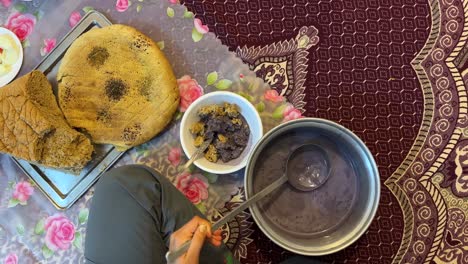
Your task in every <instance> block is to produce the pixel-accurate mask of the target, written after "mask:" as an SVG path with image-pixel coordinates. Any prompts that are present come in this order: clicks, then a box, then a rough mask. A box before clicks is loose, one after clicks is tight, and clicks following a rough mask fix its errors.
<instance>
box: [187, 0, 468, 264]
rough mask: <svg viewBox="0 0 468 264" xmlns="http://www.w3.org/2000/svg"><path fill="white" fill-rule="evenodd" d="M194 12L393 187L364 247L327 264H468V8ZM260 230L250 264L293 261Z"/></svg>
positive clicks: (283, 6)
mask: <svg viewBox="0 0 468 264" xmlns="http://www.w3.org/2000/svg"><path fill="white" fill-rule="evenodd" d="M184 4H185V5H186V6H187V7H188V9H189V10H191V11H193V12H194V13H195V15H196V17H198V18H200V19H201V20H202V21H203V22H204V23H206V24H207V25H208V26H209V28H210V31H212V32H214V33H215V34H216V35H217V36H218V38H219V39H220V40H221V41H222V43H223V44H225V45H227V46H229V48H230V49H231V50H232V51H235V52H237V54H238V55H239V56H240V57H241V58H242V59H243V60H244V62H246V63H248V64H249V65H250V67H251V69H252V70H254V71H255V72H256V73H257V76H259V77H261V78H263V79H264V80H265V81H267V82H268V83H269V84H270V85H271V86H272V87H273V88H275V89H276V90H277V91H278V92H280V93H281V94H283V95H286V96H288V99H289V100H290V101H291V102H292V103H294V105H295V106H296V107H298V108H300V109H302V111H303V112H304V113H305V115H307V116H311V117H321V118H326V119H330V120H333V121H336V122H338V123H340V124H342V125H344V126H346V127H348V128H350V129H351V130H352V131H353V132H355V133H356V134H357V135H358V136H359V137H360V138H362V139H363V140H364V141H365V143H366V144H367V146H368V147H369V149H370V150H371V151H372V153H373V155H374V157H375V159H376V161H377V163H378V165H379V171H380V175H381V182H382V190H381V191H382V196H381V200H380V208H379V210H378V213H377V215H376V217H375V219H374V222H373V223H372V225H371V227H370V228H369V230H368V232H367V233H366V234H365V235H364V236H363V237H362V238H361V239H359V240H358V242H356V243H355V244H353V245H352V246H350V247H349V248H347V249H346V250H344V251H342V252H339V253H337V254H333V255H330V256H326V257H322V258H320V259H322V260H325V261H327V262H334V263H343V262H346V263H391V262H394V263H400V262H401V263H447V262H451V263H468V253H466V252H467V251H466V250H467V245H468V238H467V237H468V225H467V224H465V223H464V221H463V220H464V219H465V217H466V215H467V214H468V209H467V208H468V206H467V203H468V202H467V198H466V197H467V196H468V179H467V177H468V176H467V175H466V174H464V173H466V171H467V168H466V166H468V163H467V162H466V159H467V153H468V150H467V147H466V145H467V143H466V140H464V139H465V138H466V134H465V133H466V132H465V127H466V121H467V119H466V118H467V116H466V113H467V104H466V87H465V82H464V81H465V75H466V74H465V73H466V72H465V71H464V70H465V69H466V68H467V65H466V60H467V56H466V49H465V48H464V47H465V44H466V38H467V36H466V34H462V32H463V30H464V27H466V25H465V23H466V21H465V18H464V14H466V12H467V11H466V3H462V2H461V1H455V0H453V1H426V0H418V1H397V0H395V1H377V0H375V1H372V0H368V1H351V0H347V1H280V0H272V1H260V0H250V1H240V0H237V1H236V0H223V1H221V0H215V1H193V0H186V1H184ZM317 32H318V33H317ZM465 32H467V31H466V29H465ZM316 35H317V36H318V43H317V42H316V40H317V37H316ZM254 230H255V231H254V232H253V234H252V235H250V238H251V239H252V242H251V243H249V244H248V245H247V252H246V254H245V255H244V256H243V257H242V258H241V260H242V262H243V263H277V262H279V261H280V260H281V259H284V258H285V257H286V256H287V255H288V253H286V252H285V251H284V250H282V249H281V248H279V247H277V246H276V245H274V244H273V243H272V242H270V241H269V239H268V238H266V237H265V236H264V235H263V234H262V233H261V232H260V231H259V230H258V228H256V227H255V228H254ZM236 246H238V245H233V247H236Z"/></svg>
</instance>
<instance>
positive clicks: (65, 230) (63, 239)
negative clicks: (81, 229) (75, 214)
mask: <svg viewBox="0 0 468 264" xmlns="http://www.w3.org/2000/svg"><path fill="white" fill-rule="evenodd" d="M44 229H45V232H46V236H45V243H46V246H47V247H48V248H49V249H50V250H52V251H57V250H65V249H68V248H69V247H70V245H71V243H72V242H73V240H74V239H75V229H76V228H75V225H74V224H73V223H72V222H71V221H70V220H68V218H66V217H65V216H63V215H61V214H55V215H53V216H50V217H48V218H47V219H46V221H45V226H44Z"/></svg>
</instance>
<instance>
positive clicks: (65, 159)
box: [0, 71, 94, 173]
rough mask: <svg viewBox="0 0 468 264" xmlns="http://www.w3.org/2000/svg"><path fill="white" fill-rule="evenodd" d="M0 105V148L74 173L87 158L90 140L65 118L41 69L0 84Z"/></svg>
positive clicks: (91, 147)
mask: <svg viewBox="0 0 468 264" xmlns="http://www.w3.org/2000/svg"><path fill="white" fill-rule="evenodd" d="M0 107H1V116H0V130H1V132H0V152H3V153H6V154H9V155H12V156H14V157H16V158H20V159H24V160H27V161H30V162H33V163H36V164H41V165H44V166H47V167H52V168H58V169H64V170H69V171H72V172H75V173H77V172H79V171H81V170H82V169H83V167H84V166H85V165H86V164H87V163H88V161H90V160H91V154H92V153H93V150H94V148H93V145H92V144H91V141H90V140H89V139H88V138H87V137H86V136H85V135H84V134H82V133H79V132H77V131H75V130H74V129H72V128H71V127H70V126H69V125H68V123H67V122H66V121H65V118H64V116H63V113H62V112H61V110H60V108H59V107H58V104H57V101H56V99H55V96H54V94H53V91H52V86H51V85H50V83H49V81H48V80H47V77H46V76H45V75H44V74H43V73H42V72H40V71H32V72H30V73H28V74H26V75H24V76H23V77H21V78H19V79H17V80H16V81H14V82H13V83H11V84H9V85H7V86H5V87H3V88H0Z"/></svg>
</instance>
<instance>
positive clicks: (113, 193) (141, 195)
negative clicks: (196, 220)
mask: <svg viewBox="0 0 468 264" xmlns="http://www.w3.org/2000/svg"><path fill="white" fill-rule="evenodd" d="M195 215H198V216H200V217H203V218H205V217H204V216H203V215H202V214H201V212H200V211H199V210H198V209H197V208H196V207H195V206H194V205H193V204H192V203H191V202H190V201H189V200H187V199H186V198H185V196H184V195H183V194H182V193H181V192H179V191H178V190H177V189H176V188H175V187H174V186H173V185H172V183H171V182H169V181H168V180H167V179H166V178H165V177H163V176H161V175H160V174H159V173H157V172H156V171H154V170H152V169H150V168H148V167H144V166H138V165H132V166H124V167H120V168H116V169H113V170H111V171H109V172H107V173H105V174H104V175H103V176H102V177H101V179H100V180H99V182H98V183H97V184H96V189H95V194H94V197H93V201H92V204H91V209H90V213H89V219H88V225H87V230H86V241H85V258H86V263H99V264H108V263H109V264H119V263H122V264H123V263H125V264H130V263H135V264H150V263H155V264H156V263H157V264H160V263H166V260H165V254H166V252H167V250H168V246H169V237H170V235H171V234H172V232H174V231H175V230H177V229H179V228H180V227H182V226H183V225H184V224H185V223H187V222H188V221H189V220H190V219H192V218H193V217H194V216H195ZM227 254H230V253H229V250H227V248H226V247H225V246H224V245H222V246H221V247H219V248H217V247H214V246H212V245H211V244H209V243H205V245H204V247H203V248H202V251H201V254H200V263H224V259H225V257H226V255H227Z"/></svg>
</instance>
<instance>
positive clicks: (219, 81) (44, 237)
mask: <svg viewBox="0 0 468 264" xmlns="http://www.w3.org/2000/svg"><path fill="white" fill-rule="evenodd" d="M0 3H1V9H0V18H1V19H0V23H1V24H3V26H4V27H6V28H8V29H10V30H12V31H13V32H14V33H15V34H16V35H17V36H18V37H19V38H20V40H21V41H22V43H23V47H24V57H25V59H24V63H23V67H22V69H21V72H20V74H19V75H23V74H25V73H27V72H29V71H30V70H31V69H33V68H34V66H35V65H36V64H38V63H39V62H40V61H41V59H42V57H43V56H44V55H46V54H47V53H49V52H51V51H52V50H53V48H54V47H55V45H56V43H57V42H58V41H59V40H60V39H61V38H62V37H63V36H64V35H65V34H66V33H67V32H68V31H69V30H70V29H71V28H72V27H73V26H74V25H75V24H76V23H77V22H78V21H79V20H80V19H81V17H82V16H83V15H85V14H86V13H87V12H90V11H92V10H97V11H100V12H102V13H103V14H105V15H106V16H107V17H108V18H109V19H110V20H111V21H112V22H113V23H124V24H128V25H131V26H134V27H136V28H137V29H139V30H141V31H142V32H144V33H145V34H147V35H149V36H150V37H152V38H153V39H154V40H155V41H156V42H157V43H158V45H159V47H160V48H161V49H162V50H163V52H164V53H165V54H166V56H167V57H168V59H169V61H170V63H171V64H172V66H173V69H174V72H175V74H176V76H177V78H178V81H177V83H178V87H179V91H180V95H181V103H180V106H179V109H178V112H177V114H176V115H175V116H174V120H173V122H172V123H171V124H170V126H169V129H167V130H166V131H165V132H164V133H163V134H161V135H159V136H158V137H156V138H155V139H153V140H152V141H150V142H148V143H146V144H143V145H141V146H138V147H135V148H133V149H131V150H129V151H128V152H127V153H126V154H125V155H124V156H123V157H122V158H121V159H120V160H119V162H118V163H117V164H116V165H115V166H121V165H124V164H146V165H148V166H150V167H153V168H155V169H156V170H158V171H160V172H161V173H162V174H163V175H166V176H167V177H168V178H169V179H170V180H171V181H172V182H173V183H174V185H175V186H176V187H177V188H178V189H179V190H180V191H181V192H183V193H184V194H185V195H186V196H187V198H188V199H189V200H190V201H192V202H193V203H194V204H195V205H196V206H197V207H198V209H199V210H200V211H202V212H203V213H205V214H206V215H207V216H208V217H209V218H210V219H211V220H212V221H216V220H217V219H218V218H219V217H220V216H222V215H223V214H225V213H226V212H228V211H229V210H230V209H231V208H232V207H233V206H236V204H238V203H239V202H241V201H242V200H243V199H244V193H243V189H242V185H243V172H242V171H241V172H238V173H235V174H232V175H222V176H219V175H215V174H210V173H206V172H203V171H200V170H199V169H197V168H195V167H192V168H191V170H190V172H185V173H182V174H178V173H177V167H178V166H180V165H181V164H183V163H184V162H185V161H186V160H187V158H186V157H185V156H184V154H183V152H182V150H181V146H180V143H179V140H178V130H179V123H180V122H179V121H180V118H181V117H182V115H183V114H184V111H185V110H186V109H187V107H188V106H189V105H190V104H191V103H192V102H193V101H194V100H196V99H197V98H198V97H199V96H201V95H202V94H204V93H208V92H210V91H214V90H228V91H233V92H236V93H238V94H240V95H242V96H244V97H245V98H247V99H248V100H249V101H250V102H251V103H252V104H254V105H255V107H256V108H257V110H258V112H259V113H260V115H261V117H262V121H263V123H264V128H265V131H267V130H268V129H270V128H272V127H273V126H274V125H276V124H279V123H281V122H285V121H288V120H291V119H296V118H299V117H301V116H302V113H301V111H300V110H299V109H296V108H295V107H294V106H293V105H292V104H291V103H288V102H287V101H286V98H285V97H284V96H282V95H280V94H279V93H278V92H277V91H275V90H270V89H269V88H268V85H266V84H265V83H264V81H263V80H261V79H259V78H257V77H256V76H255V74H254V72H253V71H251V70H250V69H249V67H248V66H247V65H245V64H243V63H242V61H241V60H240V59H238V58H237V56H236V55H235V54H234V53H231V52H229V51H228V49H227V47H225V46H223V45H221V43H220V42H219V40H218V39H216V37H215V36H214V34H212V33H209V32H208V27H207V26H206V25H204V24H203V23H202V22H201V20H200V19H196V18H194V15H193V13H191V12H189V11H188V10H187V9H186V8H185V7H183V6H181V5H179V4H178V3H177V2H174V1H165V0H164V1H148V0H139V1H133V2H130V1H120V0H119V1H117V2H115V1H99V2H97V1H13V2H11V1H8V0H3V1H0ZM316 33H317V32H316V31H311V32H308V35H306V34H305V36H306V39H303V40H302V45H306V46H312V45H315V44H317V42H318V38H317V36H316ZM148 114H149V115H157V114H158V113H148ZM0 164H1V165H0V260H1V261H4V262H5V263H7V264H13V263H81V262H83V245H84V236H85V230H86V221H87V217H88V208H89V205H90V199H91V198H92V196H93V189H90V190H89V191H88V192H87V193H86V194H85V195H84V196H83V197H82V198H81V199H79V200H78V201H77V202H76V204H74V205H73V206H72V207H71V208H70V209H69V210H67V211H63V212H60V211H58V210H56V209H55V208H54V207H53V206H52V204H50V203H49V201H48V200H47V199H46V197H45V196H44V195H43V194H42V193H41V192H40V191H39V190H38V189H37V187H36V186H34V183H33V182H32V181H30V180H29V179H28V178H27V177H26V175H25V174H24V173H23V172H22V171H20V169H19V168H18V167H17V166H16V165H15V164H14V163H13V161H12V160H11V158H10V157H9V156H7V155H0ZM247 216H248V214H247V213H244V214H241V215H240V216H239V217H237V219H235V220H233V221H231V222H230V223H229V224H228V225H226V226H225V227H224V237H225V243H226V244H227V246H228V247H229V248H230V249H231V250H232V252H233V253H234V255H235V257H237V258H240V257H241V256H243V255H245V252H246V248H245V247H246V245H248V244H249V243H250V242H251V241H250V240H249V238H248V234H249V233H251V232H252V231H251V230H250V229H249V228H250V226H251V225H252V222H246V221H244V220H246V218H247ZM244 240H245V241H244ZM227 261H228V262H231V259H227Z"/></svg>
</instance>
